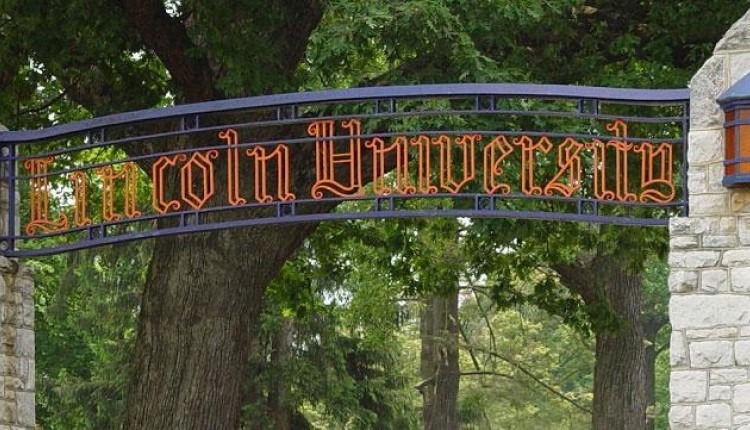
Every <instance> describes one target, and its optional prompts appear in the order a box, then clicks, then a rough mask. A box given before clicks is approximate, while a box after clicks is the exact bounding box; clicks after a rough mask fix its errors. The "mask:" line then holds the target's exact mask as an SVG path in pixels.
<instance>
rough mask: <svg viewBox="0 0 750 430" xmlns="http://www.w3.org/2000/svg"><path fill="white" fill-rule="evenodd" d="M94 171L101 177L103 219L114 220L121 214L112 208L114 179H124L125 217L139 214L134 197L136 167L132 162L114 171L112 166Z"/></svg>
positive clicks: (136, 188)
mask: <svg viewBox="0 0 750 430" xmlns="http://www.w3.org/2000/svg"><path fill="white" fill-rule="evenodd" d="M94 172H95V173H96V174H98V175H99V176H101V178H102V218H104V220H105V221H115V220H118V219H120V218H121V215H120V214H119V213H117V212H115V210H114V199H115V180H116V179H120V178H124V179H125V192H124V193H123V194H124V195H125V207H124V210H125V217H126V218H135V217H138V216H141V212H140V211H138V210H137V209H136V198H137V195H136V194H137V191H138V182H137V181H138V167H137V166H136V165H135V163H133V162H128V163H125V164H123V166H122V168H121V169H120V171H119V172H117V173H115V170H114V167H113V166H105V167H100V168H98V169H94Z"/></svg>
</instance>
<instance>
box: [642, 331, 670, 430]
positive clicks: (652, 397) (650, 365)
mask: <svg viewBox="0 0 750 430" xmlns="http://www.w3.org/2000/svg"><path fill="white" fill-rule="evenodd" d="M644 319H645V320H646V321H644V323H643V336H644V338H645V339H646V351H645V355H646V357H645V378H646V381H645V390H646V404H647V405H648V407H650V408H652V413H648V416H647V417H646V419H647V421H646V430H654V418H655V412H656V410H655V407H656V383H655V380H656V357H657V356H658V355H659V352H658V350H657V346H658V345H657V344H656V336H657V334H658V333H659V330H661V328H662V327H664V326H665V325H666V324H667V323H668V321H667V320H666V319H664V318H656V317H652V318H644Z"/></svg>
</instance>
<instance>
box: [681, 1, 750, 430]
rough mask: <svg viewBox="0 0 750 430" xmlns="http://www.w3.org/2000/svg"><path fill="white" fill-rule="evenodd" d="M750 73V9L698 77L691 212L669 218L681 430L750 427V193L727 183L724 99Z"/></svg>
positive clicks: (693, 106) (693, 120) (690, 175)
mask: <svg viewBox="0 0 750 430" xmlns="http://www.w3.org/2000/svg"><path fill="white" fill-rule="evenodd" d="M749 72H750V12H748V13H747V14H746V15H745V16H744V17H742V18H741V19H740V20H739V21H738V22H737V23H735V24H734V25H733V26H732V28H731V29H730V30H729V31H728V32H727V34H726V35H725V36H724V38H723V39H722V40H721V41H720V42H719V43H718V45H717V46H716V49H715V51H714V56H713V57H712V58H711V59H710V60H708V61H707V62H706V64H705V65H704V66H703V68H701V70H700V71H699V72H698V73H697V74H696V75H695V76H694V77H693V79H692V81H691V83H690V93H691V94H690V103H691V106H690V109H691V115H690V135H689V148H688V161H689V164H690V167H689V171H688V187H689V191H690V217H688V218H676V219H672V220H671V223H670V234H671V241H670V248H671V250H670V257H669V262H670V266H671V273H670V276H669V288H670V290H671V292H672V297H671V300H670V309H669V317H670V320H671V323H672V339H671V358H670V361H671V366H672V373H671V378H670V393H671V409H670V413H669V422H670V426H671V428H672V429H673V430H679V429H732V430H740V429H741V430H750V374H749V371H750V189H731V190H730V189H727V188H725V187H723V186H722V183H721V181H722V178H723V173H724V165H723V160H724V135H723V122H724V114H723V112H722V111H721V109H720V108H719V105H718V104H717V103H716V98H717V97H718V96H719V95H720V94H721V93H722V92H724V91H725V90H727V89H728V88H729V87H730V86H731V85H733V84H734V83H735V82H736V81H737V80H739V79H740V78H741V77H743V76H744V75H746V74H747V73H749Z"/></svg>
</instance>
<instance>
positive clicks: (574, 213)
mask: <svg viewBox="0 0 750 430" xmlns="http://www.w3.org/2000/svg"><path fill="white" fill-rule="evenodd" d="M431 99H442V100H448V99H450V100H453V99H463V100H464V101H466V102H469V104H470V105H471V106H473V107H471V108H466V109H465V110H464V109H463V108H459V109H458V110H447V111H441V110H432V111H429V110H428V111H425V112H419V113H418V114H426V115H441V116H442V115H456V116H473V115H484V114H493V115H495V114H497V115H516V114H521V115H534V116H536V115H539V116H545V117H550V118H553V117H562V116H564V117H566V118H577V119H579V120H584V119H585V120H597V121H600V124H601V125H604V124H603V123H601V121H605V120H606V121H609V120H615V119H616V118H617V116H616V115H613V114H604V113H602V112H601V111H600V109H599V108H600V104H602V103H604V104H607V105H625V106H639V107H640V106H646V107H649V106H650V107H656V108H661V107H670V109H669V110H668V112H669V114H667V116H659V115H656V116H646V115H647V113H646V112H650V111H648V110H646V111H642V110H638V112H639V113H638V114H637V115H639V116H630V117H628V118H629V119H632V120H634V121H635V122H637V123H643V124H649V125H650V126H653V125H659V124H671V125H670V127H674V126H679V127H678V128H679V129H680V131H681V136H680V137H679V138H675V137H665V136H662V135H659V136H657V137H655V138H654V137H630V136H625V137H622V136H620V134H617V136H618V139H619V138H621V140H622V141H623V142H625V143H633V144H643V143H647V142H649V141H650V142H654V143H659V144H665V145H669V147H670V151H671V148H676V150H675V153H676V154H678V155H677V157H678V158H677V159H678V161H679V162H678V163H677V164H676V166H677V168H678V169H679V170H678V171H677V172H675V175H674V177H675V178H679V179H678V180H679V181H680V184H679V189H678V190H677V189H676V187H677V185H675V189H676V191H678V192H677V193H676V194H674V200H672V201H668V202H666V201H665V202H661V203H645V202H630V201H625V200H620V201H604V200H596V199H594V198H592V196H591V195H590V194H589V195H580V196H574V197H571V196H566V197H560V196H550V195H542V196H537V195H532V193H526V194H523V193H516V194H504V195H497V194H492V193H491V192H490V193H489V194H476V193H474V192H472V193H469V192H458V193H455V192H452V193H451V194H447V193H444V194H440V193H438V194H430V193H415V194H410V195H388V196H387V195H374V196H373V195H368V196H364V197H357V196H344V197H330V196H328V197H326V198H324V199H323V200H314V199H300V200H294V201H292V202H284V201H272V202H267V203H254V202H251V203H247V204H245V203H243V204H241V205H239V206H237V205H235V206H216V205H214V206H208V207H202V204H203V203H204V199H203V198H202V197H201V198H198V197H197V196H196V197H195V198H193V199H192V202H193V203H195V204H196V205H198V206H201V208H198V209H196V210H189V209H187V207H185V205H183V206H184V207H185V208H184V210H181V211H178V212H159V213H156V212H152V213H141V212H140V211H137V210H136V208H135V205H134V204H133V205H131V207H130V208H129V210H130V213H131V214H135V213H137V214H138V215H133V216H130V215H127V216H125V217H124V219H117V218H116V217H113V216H112V215H111V214H112V213H113V212H112V206H111V205H112V203H111V201H110V206H109V207H108V208H105V209H104V210H103V211H104V212H107V213H108V214H109V215H103V216H104V219H103V220H101V221H100V222H95V223H90V224H82V225H78V224H77V222H76V223H75V224H74V225H73V226H72V227H70V228H66V229H65V230H64V231H62V232H60V231H53V232H42V233H40V232H34V233H27V234H17V235H16V234H11V235H9V236H6V237H2V238H0V254H3V255H6V256H36V255H48V254H53V253H58V252H65V251H71V250H76V249H83V248H89V247H94V246H100V245H106V244H113V243H120V242H127V241H133V240H140V239H145V238H155V237H164V236H170V235H176V234H183V233H194V232H200V231H211V230H218V229H226V228H239V227H249V226H262V225H269V224H291V223H305V222H321V221H334V220H342V219H366V218H407V217H413V218H419V217H472V218H512V217H518V218H528V219H536V220H557V221H577V222H589V223H608V224H619V225H637V226H664V225H666V224H667V223H668V220H667V218H666V217H668V216H674V215H678V214H679V215H682V216H685V215H686V214H687V208H688V204H687V196H688V193H687V174H686V171H687V144H686V142H687V140H686V138H687V133H688V128H689V92H688V90H687V89H672V90H642V89H619V88H601V87H578V86H561V85H535V84H439V85H422V86H395V87H376V88H352V89H342V90H326V91H318V92H307V93H294V94H281V95H269V96H259V97H250V98H242V99H233V100H219V101H210V102H204V103H196V104H190V105H179V106H171V107H166V108H162V109H147V110H140V111H134V112H128V113H121V114H115V115H109V116H104V117H100V118H94V119H90V120H84V121H79V122H74V123H70V124H63V125H57V126H52V127H49V128H46V129H41V130H30V131H8V132H0V149H2V150H3V153H2V154H0V166H1V167H7V169H5V170H6V171H7V172H9V177H8V181H9V185H10V187H9V188H10V195H9V206H10V208H11V211H13V210H17V206H19V205H20V204H21V203H22V202H17V201H16V198H15V192H16V190H18V188H19V183H23V182H22V181H33V180H35V179H36V178H47V177H53V176H55V175H57V176H58V177H60V176H63V175H69V174H73V173H74V172H76V171H77V170H80V171H84V170H85V169H88V170H87V171H93V170H96V169H107V168H110V170H109V171H108V173H107V174H106V178H107V179H106V180H109V181H110V182H113V181H114V180H115V179H117V178H124V179H127V174H125V173H123V170H124V169H121V170H120V172H119V173H115V171H114V170H112V169H111V167H113V166H115V165H120V166H122V165H123V163H125V164H131V165H132V163H133V162H136V161H137V162H144V161H148V160H149V159H156V158H157V157H159V156H161V157H160V158H164V157H173V158H174V157H177V156H180V155H188V156H189V155H190V152H193V153H197V152H199V151H198V150H196V149H195V148H192V149H170V150H165V151H164V152H160V153H159V154H147V155H139V156H135V157H126V158H123V159H120V160H115V161H111V160H107V161H103V162H101V161H94V162H91V163H90V164H87V165H86V166H84V167H80V166H78V167H77V166H75V165H74V166H73V167H65V168H63V169H58V170H54V169H53V170H52V171H49V172H48V171H47V168H46V165H45V167H44V169H43V172H42V171H41V170H40V171H33V170H31V169H30V168H27V170H28V171H29V173H28V174H20V175H19V174H18V173H17V172H16V169H17V168H18V167H19V166H20V165H21V164H25V163H26V162H30V163H31V165H33V164H34V160H38V159H40V157H50V156H51V157H54V156H60V155H66V154H71V153H75V152H78V151H89V150H92V148H93V149H97V148H102V147H107V146H111V145H117V144H121V143H125V142H127V143H133V144H137V143H138V142H139V141H142V140H144V141H145V140H149V139H159V138H162V137H169V136H176V135H182V134H188V133H193V132H199V133H206V132H215V131H219V130H222V129H225V128H227V127H235V126H237V127H240V128H243V127H247V128H251V127H275V126H278V125H284V124H291V123H302V124H305V123H309V122H316V121H317V120H319V119H329V120H336V121H338V120H343V119H346V118H351V117H357V118H360V119H382V118H393V117H405V116H408V115H411V114H412V113H413V112H403V111H399V110H396V109H395V106H396V104H397V102H398V103H399V106H400V100H411V101H425V100H431ZM527 99H538V100H541V101H544V102H552V103H558V102H564V104H565V106H567V107H566V109H571V110H568V111H564V112H563V111H555V110H544V109H541V110H530V111H515V110H503V109H496V105H495V102H496V101H498V100H527ZM488 100H489V101H490V106H489V107H485V106H483V105H482V103H483V102H487V101H488ZM373 101H374V102H375V105H374V109H375V111H374V112H371V113H360V112H358V111H356V106H357V103H361V102H366V103H371V102H373ZM571 101H572V102H577V108H575V106H576V103H570V102H571ZM386 102H387V103H390V107H389V108H385V110H384V111H381V110H380V104H381V103H386ZM346 103H352V105H351V106H355V108H353V109H354V111H355V112H358V113H356V114H352V115H348V114H342V115H338V114H336V115H333V116H325V117H323V116H319V117H310V118H309V117H298V116H296V114H294V115H292V116H291V117H285V116H284V115H282V110H283V109H287V108H289V107H292V108H294V109H295V110H294V112H296V109H297V108H301V109H304V108H307V107H315V106H319V105H322V106H329V105H334V104H335V105H336V106H347V105H346ZM366 103H365V104H366ZM459 105H460V106H463V105H461V104H459ZM367 106H373V105H367ZM571 106H573V107H571ZM671 107H674V108H676V109H672V108H671ZM451 109H453V108H451ZM273 110H275V112H276V115H275V117H274V115H271V117H274V118H275V119H269V120H263V121H250V122H244V123H242V124H239V125H234V124H230V125H227V124H224V125H219V126H216V125H212V126H204V125H199V124H198V118H202V116H203V115H213V114H217V113H218V114H221V113H231V112H245V111H262V112H273ZM676 110H679V111H680V112H681V113H680V114H679V115H674V114H672V112H674V111H676ZM367 112H370V111H369V110H368V111H367ZM628 112H631V111H628ZM175 119H179V120H180V122H179V124H180V125H179V130H176V131H170V132H167V133H157V132H151V134H148V133H144V134H142V135H141V134H138V133H136V134H134V135H133V136H127V137H125V138H122V137H120V138H115V139H112V140H107V139H110V136H108V135H107V136H106V138H105V130H109V128H110V127H118V126H124V125H128V126H131V125H138V124H140V123H143V122H147V121H164V122H169V121H174V120H175ZM187 120H195V121H196V123H195V126H192V125H191V126H187V125H186V121H187ZM617 121H619V119H617ZM169 123H170V124H176V123H174V122H169ZM602 128H606V127H602ZM134 130H139V129H137V128H136V129H134ZM99 133H101V134H99ZM415 133H422V134H424V135H426V136H427V135H429V136H433V135H437V134H440V133H446V132H445V131H442V130H440V131H436V130H425V131H421V132H415ZM447 133H453V134H462V133H475V134H484V135H485V136H486V135H489V134H491V133H504V134H506V135H508V136H509V137H513V136H519V137H523V136H526V137H529V136H531V137H534V138H537V139H541V138H544V137H546V136H549V137H550V138H553V139H559V140H562V139H563V138H565V137H566V136H568V137H575V138H576V139H578V138H582V139H588V138H595V139H596V138H602V139H605V140H606V139H607V138H611V137H613V136H604V135H601V134H596V133H594V134H592V133H593V132H591V131H589V132H588V133H589V134H586V133H582V134H575V133H565V132H562V131H560V132H556V131H534V130H521V131H518V130H506V131H495V130H493V131H488V130H486V129H485V130H477V129H472V130H451V131H449V132H447ZM396 134H397V133H388V132H384V133H378V134H377V135H379V136H381V137H387V136H388V137H391V136H394V135H396ZM75 135H80V136H81V137H83V138H84V140H86V141H87V142H86V143H85V144H79V146H73V147H69V146H64V147H63V148H62V149H56V150H52V151H49V150H47V151H46V152H44V153H41V154H39V153H36V152H34V151H33V148H34V144H35V143H37V142H46V141H54V140H56V139H61V140H63V141H64V138H65V139H67V138H68V137H70V136H75ZM374 136H375V135H372V134H365V133H360V134H357V137H358V138H362V139H363V140H364V139H365V138H372V137H374ZM91 137H96V138H98V139H99V141H96V139H94V140H91ZM344 138H348V137H344ZM281 139H282V140H278V141H273V140H272V141H267V142H265V141H264V142H252V143H246V142H243V143H239V144H236V146H235V147H234V148H236V149H238V150H239V149H242V150H243V151H245V150H248V148H254V147H256V148H257V147H263V146H266V147H268V146H272V145H278V144H279V143H281V142H282V141H284V142H286V141H288V142H289V143H294V144H314V145H317V141H318V140H317V139H318V138H317V137H304V138H299V137H294V138H291V139H290V138H287V137H286V136H285V137H282V138H281ZM330 139H331V140H332V141H333V140H337V139H342V137H341V136H335V137H330ZM74 140H75V139H74ZM222 148H226V146H222V145H215V146H207V147H201V148H200V151H213V152H216V151H217V150H220V149H222ZM264 154H265V153H264ZM264 156H265V155H264ZM271 156H272V155H268V157H271ZM643 157H646V155H645V153H644V155H643ZM480 158H481V157H480ZM175 159H176V158H175ZM196 160H197V162H199V161H200V160H199V159H196ZM204 162H205V163H209V164H210V162H209V161H208V160H207V159H206V160H205V161H204ZM532 165H533V162H532ZM196 166H198V165H196ZM133 167H134V166H133ZM198 167H199V166H198ZM590 169H593V168H591V167H590ZM644 169H645V168H644ZM188 171H190V169H188ZM40 172H41V173H40ZM642 173H643V172H642ZM589 174H591V171H589ZM189 175H190V177H191V178H192V175H193V173H189ZM151 179H152V180H154V181H155V179H154V177H153V176H152V177H151ZM211 180H213V179H211ZM368 182H369V181H368ZM186 183H187V184H191V183H192V179H189V180H187V181H186ZM32 184H33V182H32ZM188 186H189V187H192V185H188ZM212 186H213V185H211V187H212ZM70 187H72V185H70ZM30 188H33V185H32V186H30ZM207 189H208V188H206V190H207ZM183 191H184V190H183ZM626 191H627V190H626ZM45 192H47V193H48V194H49V192H48V190H47V191H45ZM102 192H104V191H102ZM129 192H130V194H127V193H126V196H125V198H126V199H127V198H128V196H130V198H131V203H133V199H134V198H135V197H134V196H135V194H134V193H135V189H132V190H130V191H129ZM109 193H110V195H111V194H112V191H111V190H110V191H109ZM189 193H190V192H189V191H188V195H190V194H189ZM84 196H85V190H84ZM184 196H185V194H183V198H184ZM339 196H340V195H339ZM204 197H205V192H204ZM45 198H46V197H45ZM110 198H111V197H110ZM432 198H455V199H456V200H458V199H464V200H465V201H466V202H467V204H465V205H464V206H461V207H456V208H450V209H442V208H435V209H404V208H396V205H395V203H397V202H399V201H405V200H409V199H424V200H428V199H432ZM206 199H208V198H206ZM242 200H244V199H242ZM248 200H250V199H248ZM84 201H85V198H84ZM346 201H359V202H366V203H367V204H369V205H370V206H369V207H370V209H367V210H360V211H353V210H350V211H349V212H342V211H339V212H322V213H318V212H317V211H316V209H315V204H317V203H320V202H328V203H330V204H332V205H335V204H338V203H341V202H346ZM513 201H520V202H524V204H521V205H518V206H515V205H514V204H510V206H503V205H502V204H498V205H496V203H507V202H513ZM539 201H544V202H546V203H549V204H550V205H551V206H554V207H555V208H557V209H555V210H552V211H544V210H541V209H539V208H538V206H533V204H534V203H535V202H539ZM487 202H489V203H487ZM381 203H385V205H382V206H381ZM526 203H530V204H532V206H533V207H532V206H529V205H528V204H526ZM126 205H127V200H126ZM563 205H567V206H565V208H566V209H560V208H561V207H562V206H563ZM47 206H48V203H47V202H42V204H41V206H40V208H42V209H44V208H46V207H47ZM84 207H85V204H84ZM331 207H332V206H331ZM530 207H532V208H531V209H530ZM613 207H614V208H615V209H614V210H609V209H612V208H613ZM253 208H260V209H263V210H268V211H269V212H268V213H270V214H271V215H270V216H265V215H258V217H255V218H243V219H233V220H231V221H221V222H215V223H208V222H205V221H204V219H205V218H206V216H207V215H208V214H211V213H215V212H218V211H231V210H238V209H240V210H241V209H253ZM534 208H536V209H538V210H536V209H534ZM42 209H39V208H37V211H39V210H42ZM308 209H312V211H309V210H308ZM32 210H33V208H32ZM44 210H47V209H44ZM68 210H70V207H69V208H68ZM641 210H643V211H645V212H643V211H641ZM639 211H641V212H639ZM84 212H85V209H84ZM126 213H128V212H127V210H126ZM644 213H646V215H643V214H644ZM639 214H640V215H639ZM84 215H85V214H84ZM32 218H33V216H32ZM160 219H172V220H174V224H173V225H172V226H170V227H161V228H157V227H155V224H154V223H155V221H157V220H160ZM42 221H44V222H50V220H48V219H47V218H44V219H43V220H42ZM149 223H151V224H149ZM9 224H10V231H14V230H15V226H14V224H15V217H9ZM144 226H146V227H144ZM149 226H150V227H149ZM27 227H28V226H27ZM143 228H146V229H145V230H143ZM148 228H150V230H149V229H148ZM63 235H69V236H65V237H77V239H71V240H69V241H68V242H60V243H57V244H55V245H53V246H51V247H44V246H45V245H40V246H42V247H41V248H38V247H37V248H35V246H36V245H35V243H37V242H36V241H39V240H40V239H41V240H43V239H46V238H51V237H57V236H63ZM26 244H31V245H29V246H26ZM19 245H23V246H19Z"/></svg>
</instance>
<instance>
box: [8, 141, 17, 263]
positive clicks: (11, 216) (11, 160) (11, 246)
mask: <svg viewBox="0 0 750 430" xmlns="http://www.w3.org/2000/svg"><path fill="white" fill-rule="evenodd" d="M16 204H17V202H16V143H15V142H9V143H8V250H9V251H15V250H16V229H17V228H18V227H16V214H17V213H19V210H18V208H16Z"/></svg>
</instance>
